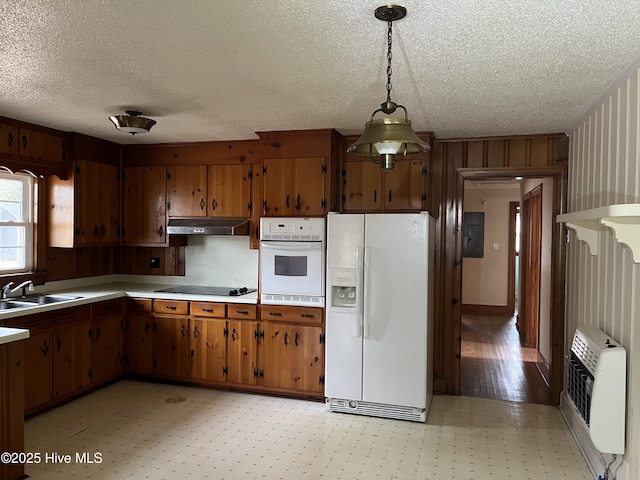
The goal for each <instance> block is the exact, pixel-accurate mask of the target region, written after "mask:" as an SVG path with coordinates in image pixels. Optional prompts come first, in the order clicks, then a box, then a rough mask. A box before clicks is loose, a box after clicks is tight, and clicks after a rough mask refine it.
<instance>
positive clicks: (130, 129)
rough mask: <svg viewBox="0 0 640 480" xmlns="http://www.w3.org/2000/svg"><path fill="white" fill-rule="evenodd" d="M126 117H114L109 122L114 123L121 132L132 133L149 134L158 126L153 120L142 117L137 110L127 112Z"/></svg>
mask: <svg viewBox="0 0 640 480" xmlns="http://www.w3.org/2000/svg"><path fill="white" fill-rule="evenodd" d="M125 113H126V115H112V116H111V117H109V120H111V121H112V122H113V124H114V125H115V126H116V128H117V129H118V130H120V131H121V132H126V133H130V134H131V135H135V134H136V133H147V132H148V131H149V130H151V127H153V126H154V125H155V124H156V121H155V120H152V119H151V118H146V117H141V116H140V115H142V112H138V111H137V110H126V111H125Z"/></svg>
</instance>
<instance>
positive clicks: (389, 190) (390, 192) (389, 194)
mask: <svg viewBox="0 0 640 480" xmlns="http://www.w3.org/2000/svg"><path fill="white" fill-rule="evenodd" d="M389 203H391V190H389Z"/></svg>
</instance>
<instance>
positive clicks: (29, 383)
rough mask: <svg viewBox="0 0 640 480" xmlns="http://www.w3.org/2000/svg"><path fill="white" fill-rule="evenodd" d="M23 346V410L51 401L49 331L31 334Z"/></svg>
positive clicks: (51, 361) (51, 356)
mask: <svg viewBox="0 0 640 480" xmlns="http://www.w3.org/2000/svg"><path fill="white" fill-rule="evenodd" d="M24 345H25V357H24V358H25V368H24V371H25V380H26V381H25V383H24V409H25V411H27V412H28V411H29V410H31V409H33V408H34V407H37V406H39V405H43V404H45V403H47V402H49V401H51V396H52V392H53V387H52V382H53V376H52V372H53V360H52V358H53V350H52V348H51V331H45V332H42V333H35V332H34V333H32V334H31V336H30V337H29V338H28V339H27V340H25V341H24Z"/></svg>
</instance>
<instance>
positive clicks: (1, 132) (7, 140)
mask: <svg viewBox="0 0 640 480" xmlns="http://www.w3.org/2000/svg"><path fill="white" fill-rule="evenodd" d="M0 153H4V154H6V155H9V156H17V155H18V127H13V126H11V125H0Z"/></svg>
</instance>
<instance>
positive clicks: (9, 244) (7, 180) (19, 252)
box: [0, 172, 33, 274]
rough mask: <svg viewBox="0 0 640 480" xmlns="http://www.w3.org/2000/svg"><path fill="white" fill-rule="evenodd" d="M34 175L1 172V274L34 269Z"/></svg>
mask: <svg viewBox="0 0 640 480" xmlns="http://www.w3.org/2000/svg"><path fill="white" fill-rule="evenodd" d="M32 192H33V178H32V177H31V176H29V175H24V174H19V173H17V174H10V173H5V172H0V274H2V273H19V272H26V271H30V270H32V269H33V208H32V205H33V198H32V196H33V195H32Z"/></svg>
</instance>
